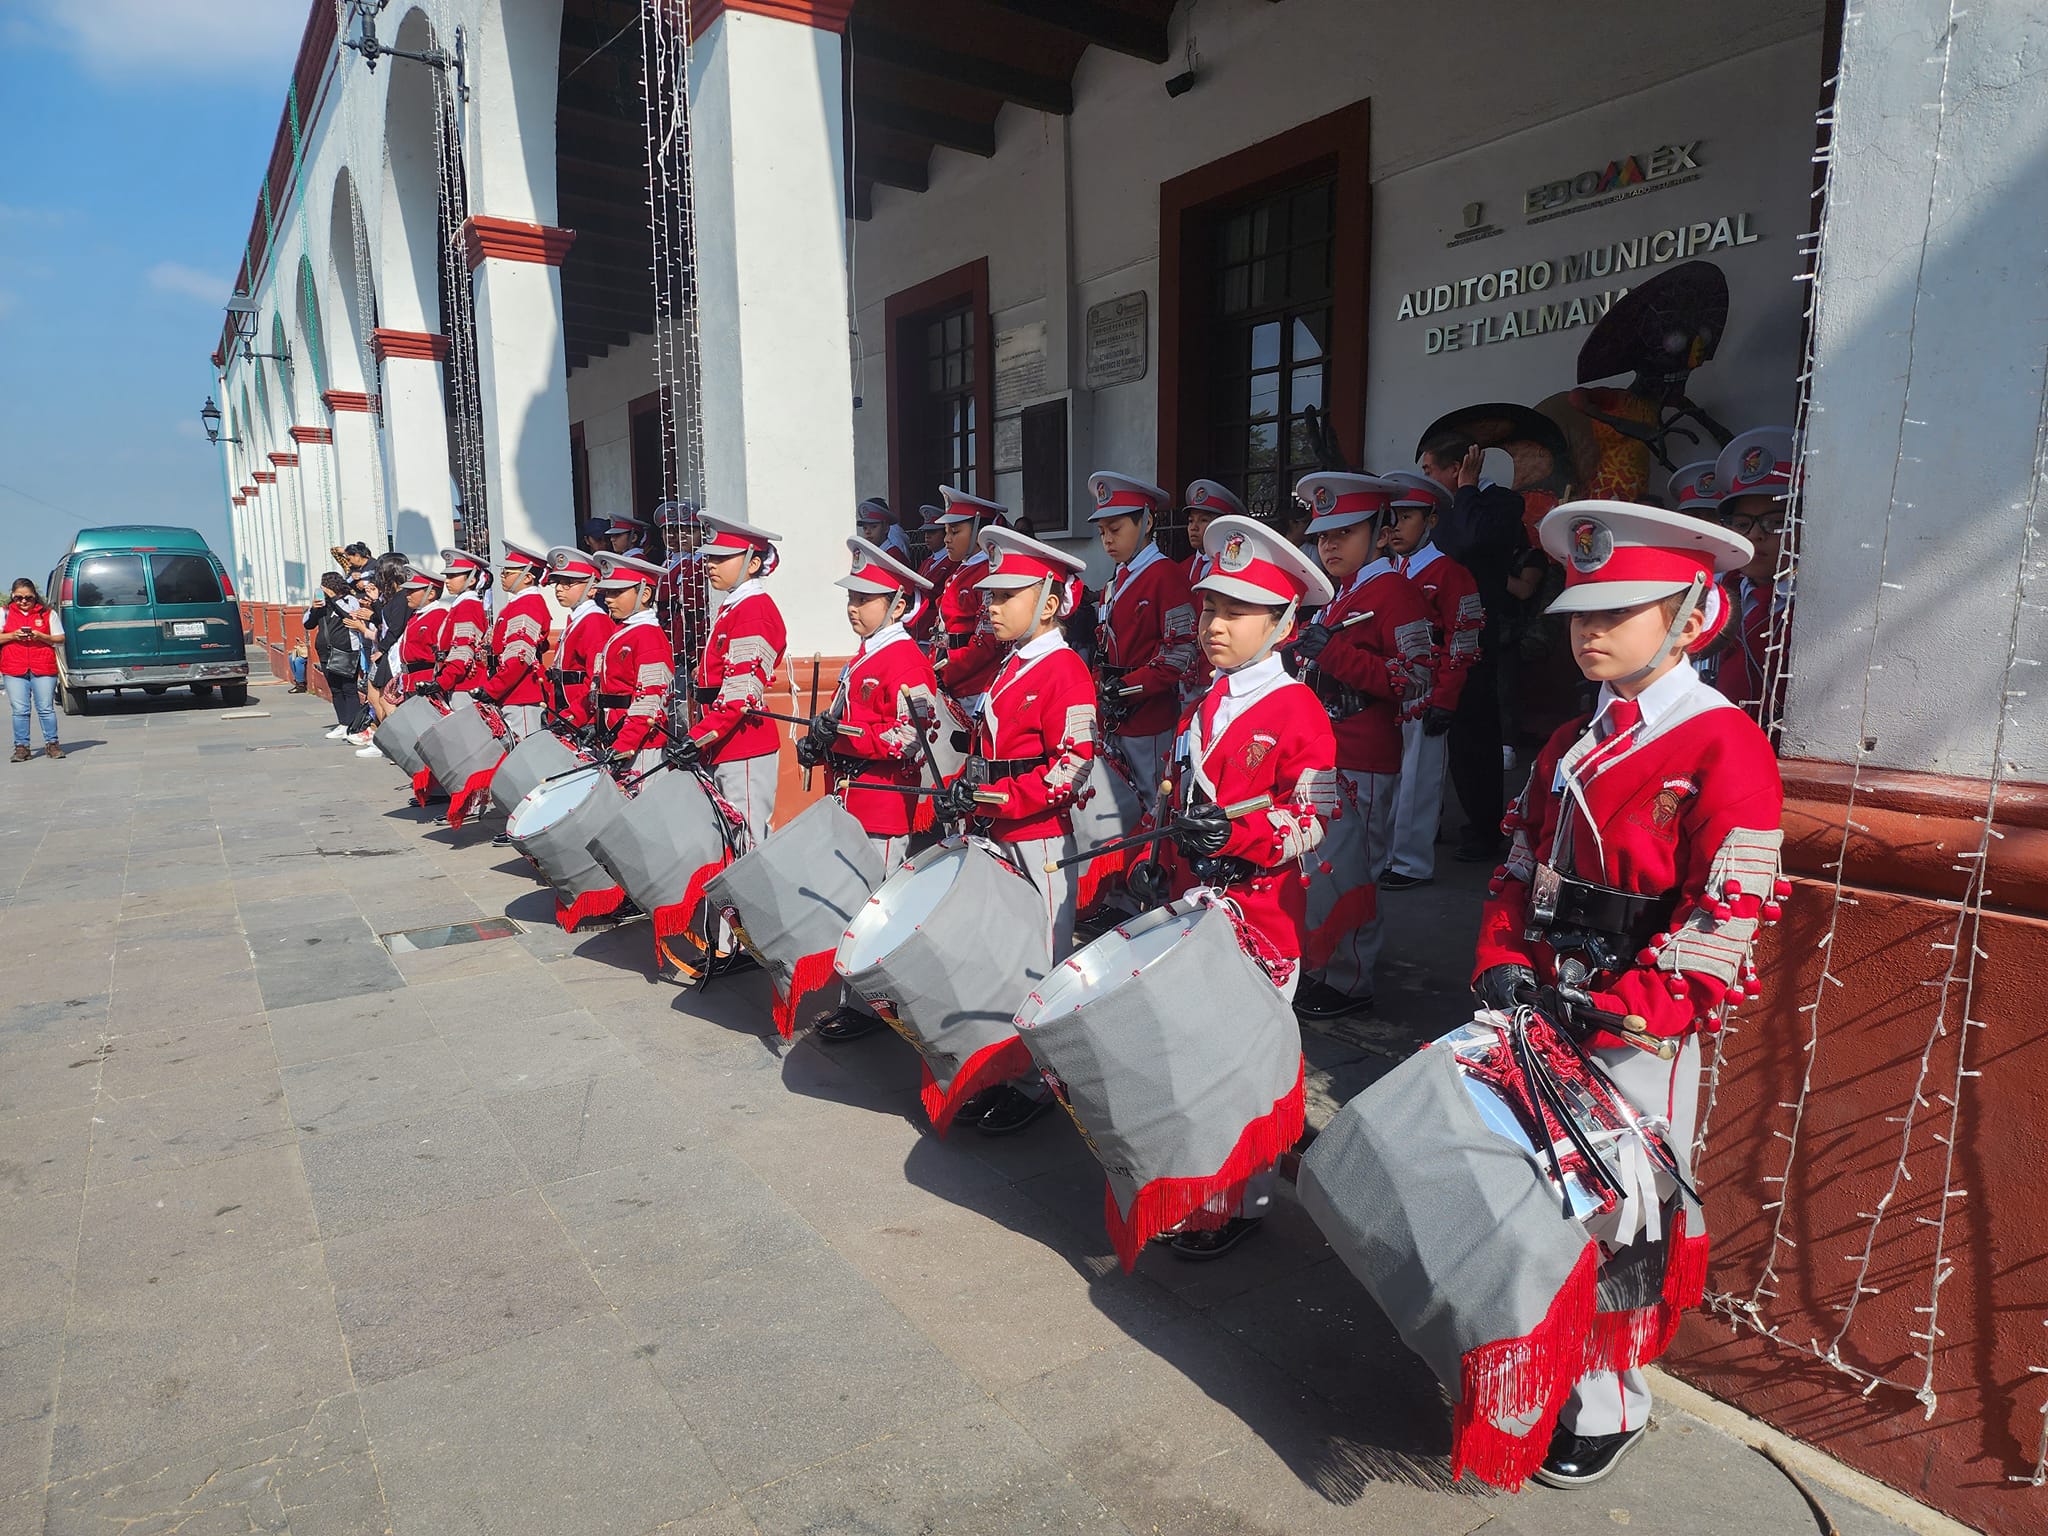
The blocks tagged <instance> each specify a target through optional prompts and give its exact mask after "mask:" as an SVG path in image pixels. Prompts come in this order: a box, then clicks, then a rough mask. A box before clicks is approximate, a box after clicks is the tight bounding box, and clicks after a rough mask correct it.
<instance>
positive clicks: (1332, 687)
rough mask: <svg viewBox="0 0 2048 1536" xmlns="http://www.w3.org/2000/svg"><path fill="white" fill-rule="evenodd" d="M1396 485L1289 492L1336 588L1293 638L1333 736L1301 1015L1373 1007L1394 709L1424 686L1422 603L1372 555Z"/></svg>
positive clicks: (1415, 702)
mask: <svg viewBox="0 0 2048 1536" xmlns="http://www.w3.org/2000/svg"><path fill="white" fill-rule="evenodd" d="M1400 489H1401V487H1399V486H1396V485H1395V484H1393V483H1392V482H1391V481H1387V480H1382V479H1378V478H1376V477H1375V476H1372V475H1356V474H1347V473H1340V472H1335V471H1332V472H1328V473H1322V474H1313V475H1304V476H1302V478H1301V482H1300V484H1299V486H1298V487H1297V488H1296V492H1295V494H1296V495H1297V496H1299V497H1300V498H1301V499H1302V500H1303V501H1305V502H1307V503H1308V504H1309V506H1310V508H1311V509H1312V510H1313V512H1314V514H1315V516H1314V519H1313V521H1312V522H1311V523H1310V525H1309V532H1310V533H1311V534H1313V535H1314V536H1315V540H1316V552H1317V554H1318V556H1319V557H1320V558H1321V560H1322V566H1323V569H1324V570H1325V571H1327V572H1328V573H1329V576H1330V580H1331V582H1332V583H1333V584H1334V585H1335V586H1336V589H1337V595H1336V596H1335V597H1334V598H1332V599H1331V600H1330V601H1329V602H1328V603H1326V604H1324V605H1323V608H1322V610H1321V611H1320V612H1319V613H1317V615H1316V621H1315V623H1313V624H1311V625H1309V626H1308V628H1307V629H1305V630H1303V631H1302V633H1301V636H1300V638H1299V639H1298V640H1296V641H1295V643H1294V645H1293V647H1292V655H1293V656H1294V658H1295V659H1296V660H1297V661H1298V662H1300V663H1302V664H1303V666H1302V674H1301V676H1302V681H1303V682H1305V683H1307V684H1309V686H1310V687H1312V688H1314V689H1315V692H1316V697H1318V698H1319V699H1321V700H1322V701H1323V707H1324V708H1325V710H1327V711H1328V713H1329V717H1330V720H1331V722H1332V727H1331V728H1332V730H1333V732H1334V734H1335V735H1336V738H1337V803H1336V806H1335V807H1334V809H1333V811H1332V814H1331V823H1330V827H1329V830H1328V832H1327V834H1326V835H1325V836H1324V838H1323V847H1322V857H1321V858H1320V860H1318V862H1317V864H1316V866H1315V869H1314V872H1313V873H1312V874H1311V876H1310V883H1309V892H1308V921H1309V936H1308V948H1307V965H1308V970H1309V981H1308V985H1307V986H1305V987H1303V988H1302V989H1301V990H1300V991H1299V992H1297V993H1296V994H1295V997H1294V1009H1295V1012H1297V1013H1299V1014H1300V1015H1301V1016H1302V1017H1303V1018H1309V1019H1334V1018H1341V1017H1343V1016H1344V1015H1346V1014H1350V1013H1358V1012H1361V1011H1363V1010H1365V1009H1368V1008H1370V1007H1371V1006H1372V973H1373V965H1374V962H1375V961H1376V960H1377V959H1378V958H1379V950H1380V917H1379V888H1378V884H1377V881H1378V879H1379V872H1380V870H1381V868H1382V867H1383V866H1384V865H1385V864H1386V862H1387V843H1388V841H1389V838H1390V835H1391V832H1392V829H1393V820H1394V788H1395V784H1396V782H1397V780H1398V776H1399V774H1400V771H1401V719H1402V717H1403V716H1404V715H1406V714H1409V713H1412V712H1415V711H1417V710H1419V708H1420V705H1421V700H1422V699H1423V697H1424V696H1425V695H1426V693H1427V692H1428V689H1429V655H1430V637H1429V610H1428V609H1427V608H1425V607H1424V606H1423V604H1422V598H1421V596H1420V594H1418V593H1417V592H1416V590H1415V588H1414V587H1413V586H1412V585H1410V584H1409V581H1408V578H1407V577H1405V576H1403V575H1402V574H1401V573H1400V572H1399V571H1397V570H1395V569H1394V566H1393V562H1392V561H1390V560H1388V559H1387V558H1386V557H1384V556H1380V557H1378V558H1375V552H1376V550H1377V549H1378V541H1379V531H1380V520H1381V518H1382V517H1384V516H1385V514H1386V512H1387V509H1388V507H1389V506H1390V505H1391V504H1392V502H1393V499H1394V494H1395V492H1396V491H1397V490H1400Z"/></svg>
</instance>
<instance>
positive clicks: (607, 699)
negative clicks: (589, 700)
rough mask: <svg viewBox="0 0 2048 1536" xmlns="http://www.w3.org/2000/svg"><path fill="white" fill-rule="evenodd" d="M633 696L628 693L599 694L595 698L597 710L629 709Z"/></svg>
mask: <svg viewBox="0 0 2048 1536" xmlns="http://www.w3.org/2000/svg"><path fill="white" fill-rule="evenodd" d="M632 705H633V695H632V694H630V693H600V694H599V695H598V696H597V707H598V708H599V709H630V708H631V707H632Z"/></svg>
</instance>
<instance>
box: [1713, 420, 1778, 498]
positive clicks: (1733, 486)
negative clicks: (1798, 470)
mask: <svg viewBox="0 0 2048 1536" xmlns="http://www.w3.org/2000/svg"><path fill="white" fill-rule="evenodd" d="M1714 483H1715V485H1716V486H1718V487H1719V488H1720V492H1721V500H1723V501H1733V500H1734V499H1735V498H1736V497H1737V496H1769V497H1771V498H1773V499H1774V500H1777V501H1783V500H1784V499H1785V498H1786V497H1788V496H1790V495H1791V494H1792V429H1791V428H1790V427H1754V428H1752V429H1750V430H1749V431H1747V432H1743V433H1740V434H1738V435H1737V436H1736V437H1735V438H1734V440H1733V441H1731V442H1730V443H1729V444H1728V446H1727V447H1726V448H1723V449H1722V450H1721V454H1720V457H1718V458H1717V459H1715V460H1714Z"/></svg>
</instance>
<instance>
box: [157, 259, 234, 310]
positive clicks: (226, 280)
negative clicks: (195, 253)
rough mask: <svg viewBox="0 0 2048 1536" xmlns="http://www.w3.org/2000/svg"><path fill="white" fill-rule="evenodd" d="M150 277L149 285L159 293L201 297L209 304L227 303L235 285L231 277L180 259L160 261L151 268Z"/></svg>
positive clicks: (182, 296) (183, 296) (181, 296)
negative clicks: (204, 270)
mask: <svg viewBox="0 0 2048 1536" xmlns="http://www.w3.org/2000/svg"><path fill="white" fill-rule="evenodd" d="M148 277H149V286H150V287H152V288H154V289H156V290H157V291H158V292H159V293H175V294H177V295H178V296H179V297H180V298H187V299H201V300H203V301H205V302H206V303H208V304H220V305H225V304H226V303H227V301H228V293H229V290H230V289H232V288H233V286H234V279H233V278H231V277H222V276H221V275H220V274H219V273H218V272H203V271H201V270H200V269H199V268H198V267H188V266H186V265H185V264H184V263H183V262H178V261H160V262H158V263H157V264H156V265H155V266H153V267H151V268H150V269H149V273H148Z"/></svg>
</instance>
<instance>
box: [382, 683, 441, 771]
mask: <svg viewBox="0 0 2048 1536" xmlns="http://www.w3.org/2000/svg"><path fill="white" fill-rule="evenodd" d="M440 718H441V711H440V710H439V709H437V708H435V706H434V701H433V700H431V699H423V698H410V699H407V700H406V701H405V702H404V703H403V704H401V705H399V706H398V708H396V709H394V710H393V711H392V712H391V714H390V716H389V717H388V718H387V719H386V720H385V721H384V723H383V724H382V725H380V726H378V727H377V730H376V733H375V734H374V735H373V736H372V737H371V740H373V741H375V742H376V743H377V748H378V750H379V751H381V752H382V753H383V754H384V755H385V756H386V757H388V758H390V759H391V761H392V763H393V764H395V765H396V766H397V767H399V768H401V769H403V770H404V771H405V773H406V775H407V777H410V776H411V775H413V774H416V773H418V772H419V771H420V770H421V769H422V768H424V767H426V766H427V760H426V759H425V758H424V757H422V756H420V737H421V736H423V735H425V734H426V731H427V728H428V727H429V726H431V725H433V724H434V723H435V722H436V721H438V720H439V719H440Z"/></svg>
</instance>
